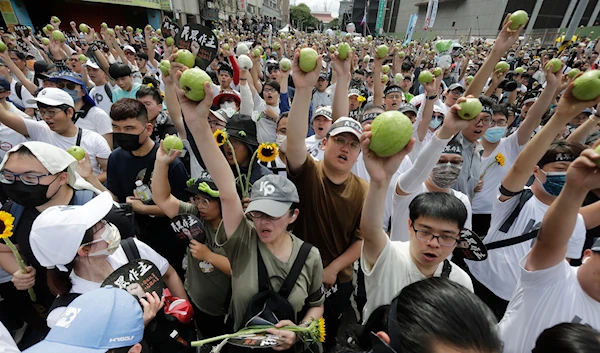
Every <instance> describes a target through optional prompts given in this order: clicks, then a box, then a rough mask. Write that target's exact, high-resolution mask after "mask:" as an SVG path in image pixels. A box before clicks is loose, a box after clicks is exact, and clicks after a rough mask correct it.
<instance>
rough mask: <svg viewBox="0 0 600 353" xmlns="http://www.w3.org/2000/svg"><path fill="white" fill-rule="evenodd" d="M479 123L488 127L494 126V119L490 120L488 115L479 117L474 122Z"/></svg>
mask: <svg viewBox="0 0 600 353" xmlns="http://www.w3.org/2000/svg"><path fill="white" fill-rule="evenodd" d="M479 123H481V124H483V125H487V126H490V127H492V126H494V120H492V118H490V117H486V118H481V119H479V121H477V124H475V125H479Z"/></svg>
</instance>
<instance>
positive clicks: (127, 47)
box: [123, 45, 135, 54]
mask: <svg viewBox="0 0 600 353" xmlns="http://www.w3.org/2000/svg"><path fill="white" fill-rule="evenodd" d="M128 50H129V51H131V52H133V53H134V54H135V49H133V47H132V46H131V45H126V46H124V47H123V51H124V52H125V51H128Z"/></svg>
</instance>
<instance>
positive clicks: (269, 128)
mask: <svg viewBox="0 0 600 353" xmlns="http://www.w3.org/2000/svg"><path fill="white" fill-rule="evenodd" d="M268 107H269V108H271V109H273V111H274V112H275V113H277V115H279V113H280V110H279V105H276V106H272V105H269V106H268ZM265 109H267V102H265V100H264V99H262V98H261V97H260V95H259V94H258V92H257V93H256V94H255V95H254V111H253V112H252V120H254V122H255V123H256V137H257V140H258V143H263V142H275V140H276V138H277V132H276V130H277V123H276V122H275V121H273V120H271V119H269V118H267V117H266V116H264V114H263V112H264V111H265Z"/></svg>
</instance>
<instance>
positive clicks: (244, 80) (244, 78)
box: [240, 69, 254, 116]
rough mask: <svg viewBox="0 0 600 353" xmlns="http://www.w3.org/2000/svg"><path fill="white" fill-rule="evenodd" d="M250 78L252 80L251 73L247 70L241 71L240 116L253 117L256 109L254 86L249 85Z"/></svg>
mask: <svg viewBox="0 0 600 353" xmlns="http://www.w3.org/2000/svg"><path fill="white" fill-rule="evenodd" d="M248 78H250V80H252V77H251V76H250V72H249V71H248V70H246V69H242V71H240V96H241V101H242V102H241V103H240V114H242V115H249V116H252V110H253V109H254V99H253V97H254V95H253V94H252V89H251V87H252V85H251V84H250V83H248Z"/></svg>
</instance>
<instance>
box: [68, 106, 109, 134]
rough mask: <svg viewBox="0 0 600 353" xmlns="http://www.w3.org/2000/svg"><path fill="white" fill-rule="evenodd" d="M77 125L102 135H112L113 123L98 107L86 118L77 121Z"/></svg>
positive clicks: (92, 109) (93, 108) (91, 110)
mask: <svg viewBox="0 0 600 353" xmlns="http://www.w3.org/2000/svg"><path fill="white" fill-rule="evenodd" d="M75 125H77V126H78V127H80V128H82V129H85V130H89V131H93V132H96V133H98V134H100V135H105V134H112V121H111V120H110V117H109V116H108V114H107V113H106V112H105V111H104V110H102V109H100V108H98V107H92V108H91V109H90V110H89V111H88V113H87V115H86V116H85V117H82V118H79V119H77V122H76V123H75Z"/></svg>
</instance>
